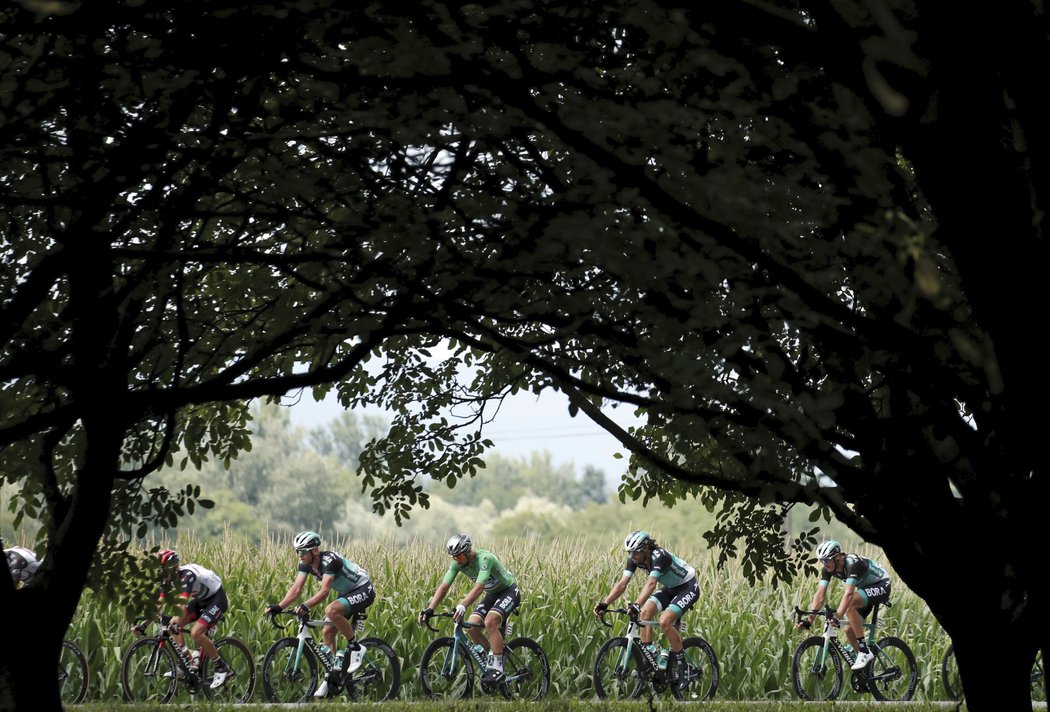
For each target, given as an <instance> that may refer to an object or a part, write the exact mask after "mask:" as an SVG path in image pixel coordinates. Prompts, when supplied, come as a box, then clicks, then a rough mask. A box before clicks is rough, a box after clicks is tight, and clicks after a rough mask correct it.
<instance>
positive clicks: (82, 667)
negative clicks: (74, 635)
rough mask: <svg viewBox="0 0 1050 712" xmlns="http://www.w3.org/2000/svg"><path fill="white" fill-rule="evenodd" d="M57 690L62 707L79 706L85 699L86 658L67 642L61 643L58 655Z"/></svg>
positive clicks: (86, 685) (86, 686)
mask: <svg viewBox="0 0 1050 712" xmlns="http://www.w3.org/2000/svg"><path fill="white" fill-rule="evenodd" d="M58 689H59V695H60V696H61V698H62V704H64V705H76V704H80V703H81V702H83V701H84V698H85V697H87V689H88V664H87V658H86V657H84V653H83V652H82V651H81V650H80V648H78V647H77V646H76V645H75V644H74V643H71V642H70V641H68V640H63V641H62V650H61V651H59V654H58Z"/></svg>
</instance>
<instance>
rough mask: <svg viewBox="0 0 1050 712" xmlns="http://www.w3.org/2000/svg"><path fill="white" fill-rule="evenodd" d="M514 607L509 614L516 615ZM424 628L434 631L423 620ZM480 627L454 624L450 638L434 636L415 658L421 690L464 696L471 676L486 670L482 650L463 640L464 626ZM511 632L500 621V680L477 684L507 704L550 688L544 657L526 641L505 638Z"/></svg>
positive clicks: (511, 624) (471, 682)
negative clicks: (453, 630)
mask: <svg viewBox="0 0 1050 712" xmlns="http://www.w3.org/2000/svg"><path fill="white" fill-rule="evenodd" d="M517 612H518V611H517V609H515V610H514V611H513V613H512V615H513V614H514V613H517ZM451 617H452V613H450V612H446V613H434V614H432V615H431V616H430V618H451ZM426 625H427V628H429V629H430V630H431V631H433V632H435V633H437V632H438V630H437V628H435V627H433V626H432V625H430V619H427V622H426ZM484 627H485V624H484V623H470V622H468V621H460V622H458V623H456V627H455V632H454V633H453V634H452V636H451V637H448V636H445V637H442V638H435V639H434V640H433V641H432V642H431V643H430V645H428V646H427V649H426V650H424V651H423V657H422V658H420V660H419V680H420V683H421V684H422V685H423V692H424V693H425V694H426V695H427V697H429V698H431V699H433V700H444V699H459V698H465V697H470V696H471V695H472V694H473V692H474V676H475V674H477V675H478V677H479V678H480V677H481V675H482V673H484V671H485V670H486V668H487V667H488V661H487V656H488V651H487V650H485V648H483V647H482V646H481V645H480V644H477V645H475V644H474V642H473V641H472V640H471V639H470V638H469V637H468V636H467V628H484ZM513 630H514V622H513V621H504V622H503V625H502V627H501V631H500V632H501V633H502V634H503V639H504V640H505V641H506V643H505V644H504V646H503V678H502V679H501V680H500V681H499V682H497V683H495V684H492V683H487V682H485V681H483V680H481V681H480V687H481V691H482V692H484V693H486V694H492V693H494V692H496V691H497V690H498V691H499V692H500V694H502V695H503V697H505V698H506V699H508V700H514V699H518V700H542V699H543V698H544V697H546V696H547V690H548V689H550V684H551V667H550V663H548V662H547V654H546V653H545V652H543V648H542V647H541V646H540V644H539V643H537V642H536V641H535V640H532V639H531V638H515V639H513V640H508V638H509V637H510V635H511V633H512V632H513Z"/></svg>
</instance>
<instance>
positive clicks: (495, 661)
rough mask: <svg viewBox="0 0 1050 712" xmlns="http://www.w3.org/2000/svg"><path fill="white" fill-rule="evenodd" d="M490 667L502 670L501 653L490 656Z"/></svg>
mask: <svg viewBox="0 0 1050 712" xmlns="http://www.w3.org/2000/svg"><path fill="white" fill-rule="evenodd" d="M492 669H493V670H503V656H502V655H493V656H492Z"/></svg>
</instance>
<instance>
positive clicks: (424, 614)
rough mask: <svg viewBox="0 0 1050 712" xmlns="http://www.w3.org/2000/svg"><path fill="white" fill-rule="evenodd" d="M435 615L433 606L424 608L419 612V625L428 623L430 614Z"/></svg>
mask: <svg viewBox="0 0 1050 712" xmlns="http://www.w3.org/2000/svg"><path fill="white" fill-rule="evenodd" d="M432 615H434V609H433V608H424V609H423V610H421V611H420V612H419V625H426V624H427V621H429V620H430V616H432Z"/></svg>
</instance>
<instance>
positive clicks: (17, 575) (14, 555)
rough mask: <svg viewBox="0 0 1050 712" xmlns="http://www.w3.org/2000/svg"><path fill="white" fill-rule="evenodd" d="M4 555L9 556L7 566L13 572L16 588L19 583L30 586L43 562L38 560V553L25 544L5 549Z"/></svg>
mask: <svg viewBox="0 0 1050 712" xmlns="http://www.w3.org/2000/svg"><path fill="white" fill-rule="evenodd" d="M4 556H5V557H6V558H7V568H8V570H10V572H11V583H13V584H14V585H15V587H16V588H17V587H18V586H19V585H22V586H28V585H29V582H30V581H32V580H33V577H34V576H36V572H37V569H39V568H40V563H41V562H40V561H39V560H37V558H36V554H35V553H33V552H32V551H31V550H29V549H26V548H25V547H23V546H13V547H11V548H10V549H4Z"/></svg>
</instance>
